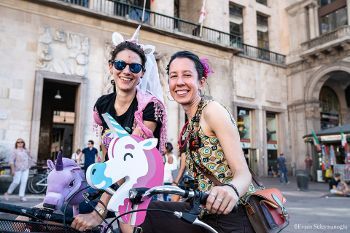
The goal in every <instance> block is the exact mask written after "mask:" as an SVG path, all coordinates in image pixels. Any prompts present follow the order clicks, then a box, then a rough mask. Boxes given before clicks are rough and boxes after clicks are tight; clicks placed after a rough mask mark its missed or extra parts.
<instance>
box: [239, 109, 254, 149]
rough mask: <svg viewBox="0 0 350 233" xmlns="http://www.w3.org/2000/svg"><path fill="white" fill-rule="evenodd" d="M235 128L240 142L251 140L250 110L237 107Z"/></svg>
mask: <svg viewBox="0 0 350 233" xmlns="http://www.w3.org/2000/svg"><path fill="white" fill-rule="evenodd" d="M237 113H238V114H237V128H238V132H239V136H240V138H241V142H247V143H250V142H251V129H250V128H251V110H250V109H247V108H241V107H238V108H237Z"/></svg>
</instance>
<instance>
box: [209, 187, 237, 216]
mask: <svg viewBox="0 0 350 233" xmlns="http://www.w3.org/2000/svg"><path fill="white" fill-rule="evenodd" d="M237 201H238V197H237V195H236V193H235V192H234V190H233V189H232V188H231V187H229V186H215V187H213V188H212V189H211V190H210V192H209V197H208V199H207V203H206V205H205V208H206V209H207V210H208V211H209V212H210V213H211V214H229V213H230V212H231V211H232V209H233V207H234V206H235V205H236V203H237Z"/></svg>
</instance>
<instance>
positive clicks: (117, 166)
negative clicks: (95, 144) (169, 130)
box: [105, 136, 157, 183]
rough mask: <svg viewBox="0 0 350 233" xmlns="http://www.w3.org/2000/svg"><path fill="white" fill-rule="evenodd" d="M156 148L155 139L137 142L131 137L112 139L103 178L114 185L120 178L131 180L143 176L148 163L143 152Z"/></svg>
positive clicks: (146, 170)
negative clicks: (109, 180) (109, 179)
mask: <svg viewBox="0 0 350 233" xmlns="http://www.w3.org/2000/svg"><path fill="white" fill-rule="evenodd" d="M156 146H157V139H155V138H151V139H146V140H143V141H141V142H137V141H136V140H135V139H134V138H133V137H132V136H124V137H122V138H119V139H118V138H114V139H113V140H112V141H111V143H110V145H109V148H108V155H109V159H110V160H109V161H107V162H106V164H107V166H106V170H105V176H106V177H110V178H111V179H112V182H113V183H115V182H117V181H119V180H120V179H122V178H126V180H129V179H130V180H133V181H135V182H136V180H137V178H139V177H142V176H145V175H146V174H147V172H148V166H147V164H148V162H147V158H146V155H145V151H147V150H151V149H153V148H154V147H156Z"/></svg>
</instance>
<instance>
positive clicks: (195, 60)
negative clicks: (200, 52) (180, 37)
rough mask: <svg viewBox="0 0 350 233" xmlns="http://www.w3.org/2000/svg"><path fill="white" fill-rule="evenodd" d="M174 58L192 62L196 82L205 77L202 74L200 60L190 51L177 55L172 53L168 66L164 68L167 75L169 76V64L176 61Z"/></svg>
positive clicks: (180, 52)
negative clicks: (195, 73) (196, 76)
mask: <svg viewBox="0 0 350 233" xmlns="http://www.w3.org/2000/svg"><path fill="white" fill-rule="evenodd" d="M176 58H188V59H190V60H191V61H193V63H194V65H195V68H196V71H197V74H198V80H202V79H203V77H204V76H205V74H204V67H203V64H202V62H201V60H200V59H199V57H198V56H197V55H196V54H194V53H192V52H190V51H179V52H177V53H174V54H173V55H172V56H171V58H170V61H169V64H168V65H167V67H166V70H167V74H168V75H169V67H170V64H171V63H172V62H173V61H174V60H175V59H176Z"/></svg>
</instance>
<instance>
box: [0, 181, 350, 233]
mask: <svg viewBox="0 0 350 233" xmlns="http://www.w3.org/2000/svg"><path fill="white" fill-rule="evenodd" d="M260 180H261V181H262V183H263V184H264V185H265V187H275V188H279V189H280V190H281V191H282V193H283V194H284V195H285V197H286V199H287V202H286V204H285V206H286V207H287V210H288V212H289V215H290V224H289V226H288V227H287V228H286V229H285V230H283V232H284V233H289V232H298V233H313V232H315V233H316V232H317V233H328V232H335V233H345V232H350V198H346V197H332V196H331V197H327V194H328V184H327V183H316V182H310V183H309V189H308V191H299V190H298V187H297V183H296V179H295V177H290V183H289V184H280V182H279V179H278V178H270V177H265V178H260ZM43 197H44V196H43V195H27V199H28V201H27V202H20V200H19V198H18V196H11V197H10V200H9V201H8V202H7V203H11V204H15V205H22V206H27V207H29V206H34V205H37V204H39V203H41V202H42V201H43ZM0 201H4V199H3V196H0ZM0 218H8V214H4V213H0Z"/></svg>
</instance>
